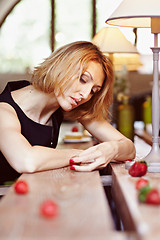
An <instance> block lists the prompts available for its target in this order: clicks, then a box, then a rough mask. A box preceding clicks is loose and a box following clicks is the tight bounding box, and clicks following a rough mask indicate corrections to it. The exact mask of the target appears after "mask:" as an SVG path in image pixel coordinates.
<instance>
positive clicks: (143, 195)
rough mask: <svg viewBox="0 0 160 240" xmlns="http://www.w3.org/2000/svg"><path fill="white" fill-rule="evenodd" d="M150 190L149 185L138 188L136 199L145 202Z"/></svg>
mask: <svg viewBox="0 0 160 240" xmlns="http://www.w3.org/2000/svg"><path fill="white" fill-rule="evenodd" d="M150 191H151V187H150V186H149V185H147V186H146V187H143V188H141V189H140V190H139V193H138V199H139V201H140V202H146V196H147V194H148V193H149V192H150Z"/></svg>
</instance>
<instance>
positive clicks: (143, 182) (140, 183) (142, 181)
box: [136, 178, 149, 190]
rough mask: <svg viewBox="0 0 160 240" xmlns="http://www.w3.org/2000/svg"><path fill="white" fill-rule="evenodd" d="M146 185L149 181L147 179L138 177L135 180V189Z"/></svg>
mask: <svg viewBox="0 0 160 240" xmlns="http://www.w3.org/2000/svg"><path fill="white" fill-rule="evenodd" d="M147 185H149V181H148V180H147V179H144V178H140V179H138V180H137V182H136V189H137V190H139V189H141V188H143V187H146V186H147Z"/></svg>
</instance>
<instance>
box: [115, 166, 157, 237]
mask: <svg viewBox="0 0 160 240" xmlns="http://www.w3.org/2000/svg"><path fill="white" fill-rule="evenodd" d="M111 171H112V192H113V197H114V200H115V202H116V206H117V208H118V209H119V214H120V216H121V219H122V222H123V225H124V228H125V230H127V231H132V232H136V233H137V236H138V239H143V240H159V239H160V206H152V205H147V204H143V203H140V202H139V201H138V196H137V190H136V188H135V184H136V181H137V179H138V178H133V177H131V176H130V175H129V174H128V171H127V170H126V169H125V164H111ZM145 178H147V179H148V180H149V182H150V184H151V185H152V186H153V187H154V186H155V187H157V188H159V187H160V173H147V174H146V175H145Z"/></svg>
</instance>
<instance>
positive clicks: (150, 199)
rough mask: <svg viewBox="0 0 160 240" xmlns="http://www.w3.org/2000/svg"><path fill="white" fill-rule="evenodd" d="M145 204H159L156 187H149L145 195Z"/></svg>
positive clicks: (159, 197)
mask: <svg viewBox="0 0 160 240" xmlns="http://www.w3.org/2000/svg"><path fill="white" fill-rule="evenodd" d="M145 202H146V203H147V204H153V205H158V204H160V195H159V192H158V190H157V189H155V188H154V189H151V191H149V192H148V193H147V195H146V201H145Z"/></svg>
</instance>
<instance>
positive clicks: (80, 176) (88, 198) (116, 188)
mask: <svg viewBox="0 0 160 240" xmlns="http://www.w3.org/2000/svg"><path fill="white" fill-rule="evenodd" d="M141 141H142V140H141ZM139 144H140V142H139V143H138V146H139ZM91 145H93V143H92V142H89V143H85V144H80V145H79V144H76V145H72V144H71V145H70V144H66V145H65V147H66V148H72V147H77V148H82V149H85V148H86V147H89V146H91ZM61 147H64V146H62V145H61V146H59V148H61ZM109 170H110V174H111V175H112V193H113V198H114V200H115V203H116V208H117V210H118V213H119V214H120V216H121V219H122V222H123V225H124V229H125V231H124V232H118V231H116V230H115V229H114V224H113V218H112V216H111V211H110V208H109V204H108V201H107V199H106V196H105V192H104V188H103V186H102V183H101V178H100V175H99V172H98V171H93V172H75V171H71V170H70V169H69V168H68V167H67V168H62V169H57V170H51V171H44V172H39V173H34V174H23V175H22V176H21V177H20V178H21V179H24V180H26V181H27V182H28V184H29V187H30V191H29V193H28V194H27V195H24V196H21V195H17V194H15V193H14V190H13V187H11V188H10V189H8V190H7V194H6V195H5V196H4V197H3V198H2V199H1V200H0V239H2V240H8V239H9V240H30V239H31V240H32V239H37V240H39V239H44V240H48V239H56V240H68V239H69V240H72V239H74V240H90V239H91V240H94V239H95V240H101V239H102V240H103V239H105V240H106V239H108V240H112V239H113V240H128V239H130V240H159V239H160V230H159V222H160V207H154V206H146V205H144V204H140V203H139V202H138V199H137V192H136V189H135V182H136V180H137V178H132V177H131V176H129V174H128V171H127V170H126V169H125V165H124V164H111V165H110V169H109ZM146 177H147V178H149V180H150V181H151V183H152V184H153V185H156V186H158V184H159V179H160V174H155V173H154V174H153V173H147V175H146ZM46 199H52V200H53V201H55V202H56V203H57V204H58V206H59V214H58V216H57V217H55V218H53V219H50V220H49V219H45V218H43V217H42V216H40V214H39V207H40V204H41V203H42V202H43V201H44V200H46Z"/></svg>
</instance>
